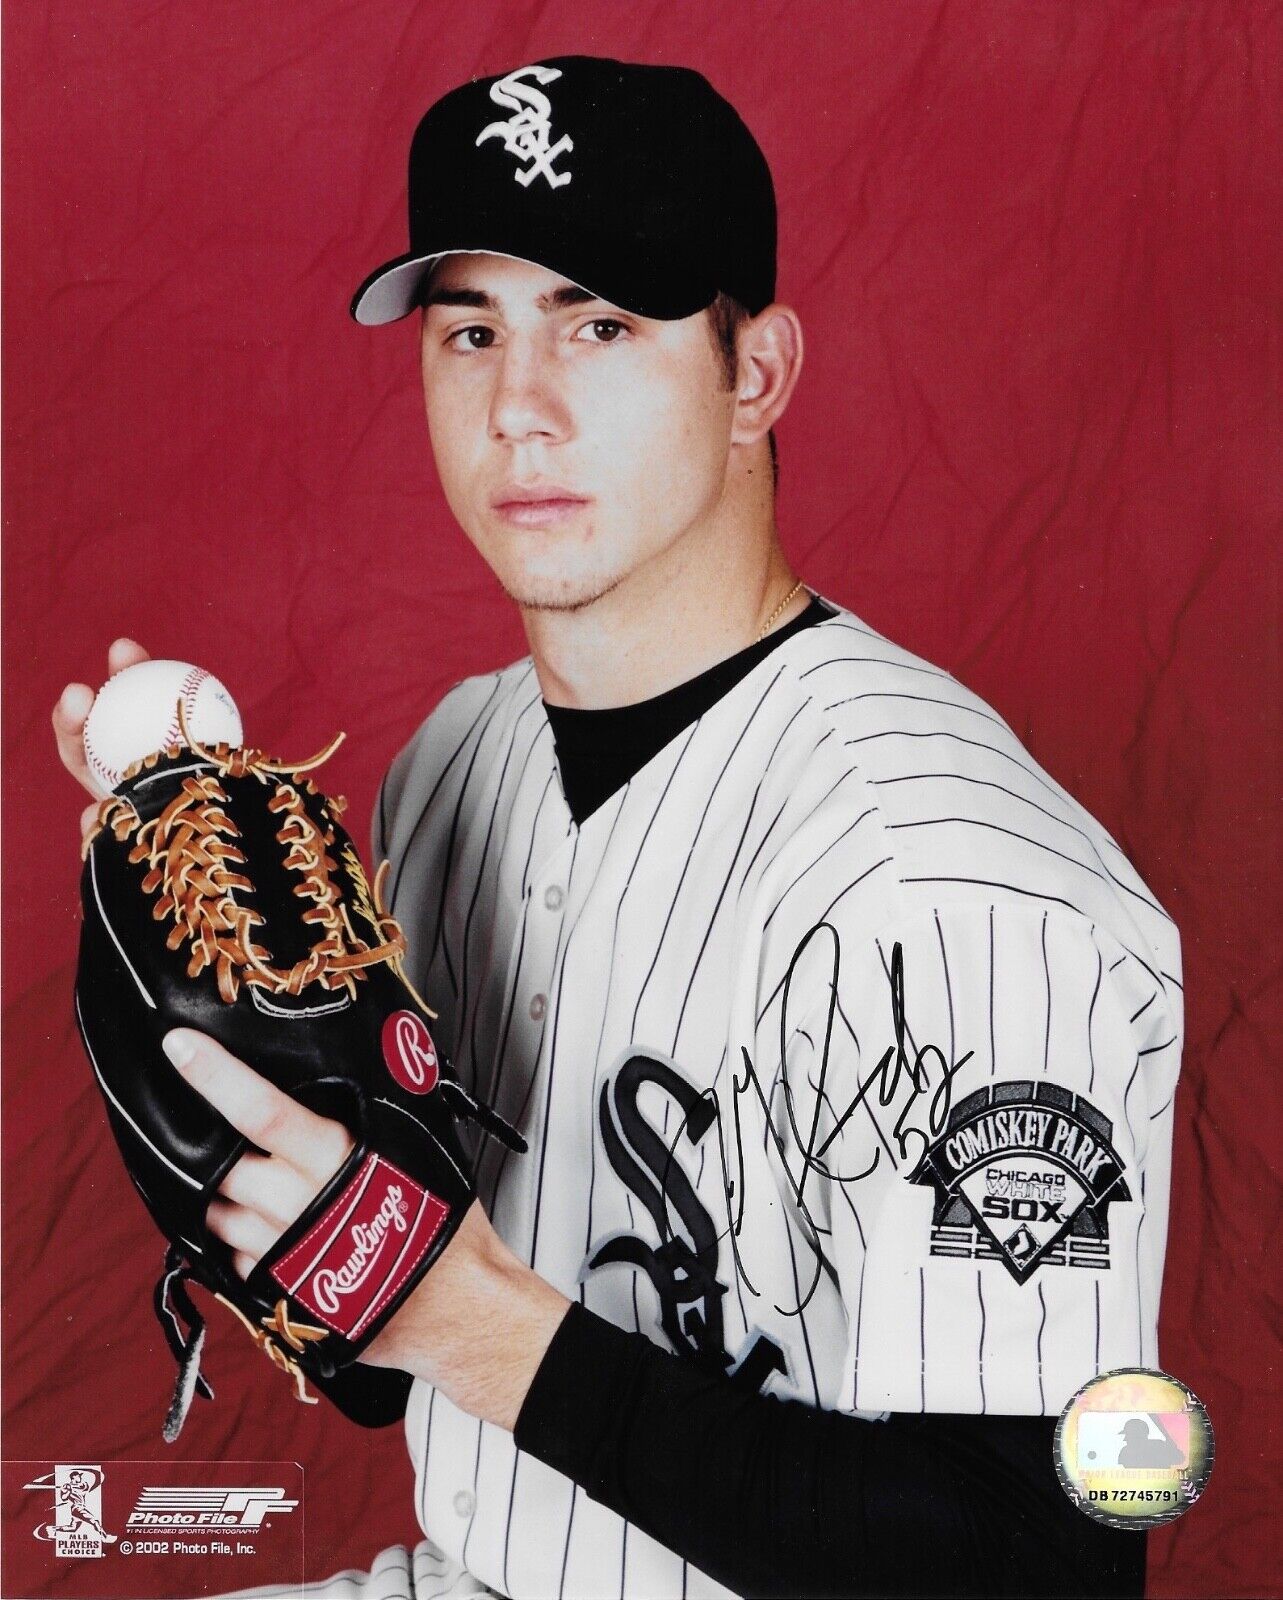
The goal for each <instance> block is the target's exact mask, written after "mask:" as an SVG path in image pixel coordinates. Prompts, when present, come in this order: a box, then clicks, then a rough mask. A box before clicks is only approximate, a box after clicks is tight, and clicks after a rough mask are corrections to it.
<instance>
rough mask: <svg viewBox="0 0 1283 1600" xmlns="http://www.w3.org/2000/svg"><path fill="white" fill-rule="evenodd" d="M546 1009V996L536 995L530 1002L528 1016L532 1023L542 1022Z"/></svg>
mask: <svg viewBox="0 0 1283 1600" xmlns="http://www.w3.org/2000/svg"><path fill="white" fill-rule="evenodd" d="M547 1009H548V996H547V995H546V994H537V995H535V996H534V997H533V998H532V999H531V1001H530V1016H531V1020H532V1021H534V1022H542V1021H543V1014H544V1012H545V1011H547Z"/></svg>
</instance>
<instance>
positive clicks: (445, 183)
mask: <svg viewBox="0 0 1283 1600" xmlns="http://www.w3.org/2000/svg"><path fill="white" fill-rule="evenodd" d="M409 203H410V249H409V251H408V252H407V253H406V254H405V255H403V256H398V257H396V259H395V260H393V261H388V262H386V263H385V264H384V265H383V266H381V267H379V268H378V270H377V271H375V272H372V273H371V274H370V276H369V277H368V278H367V279H366V280H365V282H364V283H363V284H362V285H361V287H360V288H359V289H358V290H357V292H356V294H355V296H354V297H353V300H352V315H353V317H355V319H356V320H357V321H358V322H360V323H365V324H376V323H383V322H395V321H397V320H398V319H399V318H401V317H404V316H406V315H408V314H409V312H410V311H412V310H413V309H414V308H415V306H416V305H417V304H418V302H419V294H420V291H421V288H422V285H423V282H424V279H425V278H426V277H427V275H428V273H430V272H431V270H432V267H433V266H434V264H435V263H436V262H437V261H439V260H440V258H441V257H442V256H443V255H450V254H456V253H461V252H465V251H486V252H488V253H492V254H495V255H505V256H513V257H515V258H517V259H518V260H522V261H531V262H534V263H535V264H537V265H538V266H541V267H546V268H548V269H549V270H550V271H552V272H556V273H558V274H559V275H560V276H562V277H564V278H568V279H569V280H570V281H571V282H572V283H575V284H578V285H579V287H580V288H582V289H586V290H587V291H588V292H589V293H590V294H593V295H596V296H598V297H599V298H601V299H603V300H608V301H609V302H610V303H611V304H612V305H617V306H619V307H621V308H622V309H623V310H626V311H632V312H634V313H636V314H637V315H638V316H644V317H656V318H659V319H661V320H664V321H671V320H674V319H676V318H678V317H689V316H693V315H694V314H695V312H697V311H702V310H703V309H704V308H705V307H706V306H708V305H710V304H711V303H712V301H713V299H714V298H715V297H716V295H717V294H718V293H719V292H723V293H725V294H728V295H731V296H732V297H733V298H734V299H736V300H738V301H740V302H741V304H743V305H745V306H746V307H747V308H748V310H749V311H750V312H751V313H756V312H758V311H760V310H761V309H762V307H763V306H766V305H769V304H770V302H771V300H773V299H774V297H775V226H776V225H775V190H774V186H773V185H772V183H771V173H770V168H769V167H768V166H767V164H766V158H765V156H763V154H762V152H761V150H760V149H759V148H758V145H757V141H756V140H755V139H754V138H753V135H752V134H751V133H750V132H749V131H748V128H747V127H746V126H745V125H744V123H743V121H742V120H741V118H740V116H739V113H738V112H737V111H736V110H735V108H734V107H733V106H732V105H731V104H730V103H729V102H728V101H727V100H724V99H723V98H722V96H721V95H719V94H718V93H717V91H716V90H715V89H714V88H713V86H712V84H710V83H709V81H708V80H707V78H705V77H703V76H702V75H701V74H700V73H698V72H693V71H691V70H690V69H689V68H688V67H658V66H643V65H639V64H636V63H633V62H626V61H612V60H609V59H607V58H605V57H602V56H556V57H553V58H552V59H550V60H548V61H541V62H537V63H534V64H532V65H530V66H524V67H518V68H516V69H515V70H514V71H512V72H507V73H504V74H503V75H502V76H499V77H493V78H478V79H476V80H474V81H473V82H471V83H465V84H463V85H461V86H460V87H459V88H457V89H452V90H451V91H450V92H449V93H448V94H446V95H444V96H443V97H442V98H441V99H440V100H438V101H437V102H436V103H435V105H433V106H431V107H430V108H429V110H428V111H427V113H426V114H425V116H424V117H423V119H422V121H421V122H420V123H419V126H418V128H417V129H416V130H415V134H414V139H413V141H412V143H411V145H410V177H409Z"/></svg>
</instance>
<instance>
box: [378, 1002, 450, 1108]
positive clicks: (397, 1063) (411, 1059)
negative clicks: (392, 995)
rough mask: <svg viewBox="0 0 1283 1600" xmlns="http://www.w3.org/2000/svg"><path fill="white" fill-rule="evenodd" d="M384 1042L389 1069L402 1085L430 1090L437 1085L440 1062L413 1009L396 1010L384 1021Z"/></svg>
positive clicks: (419, 1090)
mask: <svg viewBox="0 0 1283 1600" xmlns="http://www.w3.org/2000/svg"><path fill="white" fill-rule="evenodd" d="M381 1042H382V1045H383V1059H384V1061H386V1062H387V1067H388V1071H389V1072H390V1073H391V1074H392V1076H393V1077H394V1078H395V1079H396V1081H397V1082H398V1083H399V1084H400V1085H401V1087H402V1088H403V1089H408V1090H409V1091H410V1093H411V1094H427V1093H428V1091H429V1090H431V1089H435V1088H436V1086H437V1079H438V1078H439V1077H440V1076H441V1064H440V1062H439V1061H438V1060H437V1049H436V1046H435V1045H434V1044H433V1043H432V1035H431V1034H430V1033H429V1032H428V1030H427V1026H426V1024H425V1023H424V1021H423V1019H422V1017H416V1016H415V1014H414V1012H413V1011H394V1012H393V1013H392V1015H391V1016H390V1017H389V1018H388V1019H387V1021H386V1022H385V1023H384V1024H383V1033H382V1035H381Z"/></svg>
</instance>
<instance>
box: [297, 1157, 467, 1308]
mask: <svg viewBox="0 0 1283 1600" xmlns="http://www.w3.org/2000/svg"><path fill="white" fill-rule="evenodd" d="M449 1214H450V1208H449V1207H448V1206H447V1205H446V1204H445V1202H444V1201H442V1200H438V1199H437V1197H436V1195H434V1194H430V1193H429V1192H428V1190H426V1189H424V1188H422V1187H421V1186H420V1185H419V1184H417V1183H415V1181H414V1179H413V1178H410V1177H407V1175H406V1174H405V1173H404V1172H402V1171H401V1170H400V1169H399V1168H397V1167H394V1166H393V1165H392V1163H391V1162H390V1161H386V1160H384V1158H383V1157H382V1156H380V1155H376V1154H374V1153H373V1152H371V1153H370V1154H369V1155H368V1156H367V1157H366V1159H365V1160H364V1162H362V1164H361V1167H360V1170H359V1171H358V1172H357V1173H356V1175H355V1177H353V1179H352V1181H351V1182H350V1183H349V1184H348V1185H347V1187H346V1188H345V1189H344V1190H343V1193H342V1194H341V1195H340V1196H339V1197H338V1199H337V1200H336V1201H335V1202H334V1204H333V1205H331V1206H330V1207H329V1209H328V1210H327V1211H326V1212H325V1214H324V1215H323V1216H322V1217H320V1218H319V1219H318V1220H317V1221H316V1222H315V1223H314V1224H313V1225H312V1227H311V1228H309V1230H308V1231H307V1233H306V1234H304V1236H303V1237H302V1238H301V1239H300V1240H299V1241H298V1242H297V1243H296V1244H295V1245H293V1246H292V1247H291V1249H290V1250H288V1251H287V1252H286V1253H285V1254H284V1255H283V1256H282V1257H281V1258H280V1260H279V1261H275V1262H273V1264H272V1267H271V1274H272V1276H273V1277H274V1278H275V1279H276V1281H277V1282H278V1283H279V1284H280V1285H281V1287H282V1288H283V1289H285V1290H287V1291H288V1292H289V1293H290V1294H291V1295H292V1296H293V1297H294V1299H295V1300H297V1301H298V1302H299V1303H300V1304H301V1305H304V1306H306V1307H307V1309H308V1310H309V1311H310V1312H312V1314H313V1315H314V1316H316V1317H318V1318H319V1319H320V1320H321V1321H322V1322H324V1323H325V1324H326V1326H327V1327H331V1328H334V1329H335V1330H337V1332H339V1333H341V1334H343V1336H344V1337H345V1338H348V1339H356V1338H359V1337H360V1335H361V1333H362V1331H363V1330H364V1328H365V1327H366V1325H367V1324H368V1323H369V1322H370V1320H371V1319H372V1318H373V1317H374V1316H376V1315H377V1314H378V1312H380V1311H381V1310H382V1309H383V1307H384V1306H386V1305H387V1303H388V1302H389V1301H390V1300H391V1299H392V1297H393V1296H394V1295H395V1294H396V1293H397V1291H398V1290H399V1289H400V1288H401V1286H402V1285H403V1284H404V1283H405V1281H406V1279H407V1278H408V1277H409V1276H410V1275H411V1273H413V1272H414V1270H415V1268H416V1267H417V1266H418V1265H419V1263H420V1262H421V1261H422V1260H423V1257H424V1256H425V1255H426V1254H427V1252H428V1250H429V1248H430V1247H431V1245H432V1241H433V1240H434V1239H435V1238H436V1236H437V1233H438V1232H439V1230H440V1228H441V1225H442V1223H443V1222H444V1221H445V1219H446V1218H447V1217H448V1216H449Z"/></svg>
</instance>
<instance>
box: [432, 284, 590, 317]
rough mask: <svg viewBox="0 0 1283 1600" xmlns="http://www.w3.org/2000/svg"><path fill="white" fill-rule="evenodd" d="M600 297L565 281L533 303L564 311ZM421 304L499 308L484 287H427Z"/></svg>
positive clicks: (493, 309) (544, 308)
mask: <svg viewBox="0 0 1283 1600" xmlns="http://www.w3.org/2000/svg"><path fill="white" fill-rule="evenodd" d="M600 298H601V297H600V296H599V295H595V294H589V292H588V290H587V289H581V288H580V287H579V285H578V284H577V283H567V284H563V285H562V287H561V288H560V289H554V290H553V291H552V292H551V293H550V294H541V295H540V296H539V297H538V299H537V300H536V301H535V304H536V305H537V306H538V307H539V309H540V311H564V310H566V309H567V307H569V306H582V305H588V304H591V303H592V302H593V301H595V300H598V299H600ZM421 304H422V305H423V308H424V310H426V309H427V308H428V307H429V306H468V307H470V308H471V309H472V310H474V311H498V310H500V309H501V308H500V305H499V302H498V300H496V299H495V297H494V295H492V294H487V293H486V292H485V290H484V289H467V288H458V289H446V288H441V289H429V290H428V292H427V294H425V295H424V297H423V300H422V302H421Z"/></svg>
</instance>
